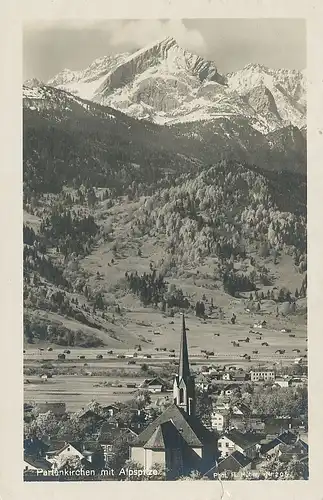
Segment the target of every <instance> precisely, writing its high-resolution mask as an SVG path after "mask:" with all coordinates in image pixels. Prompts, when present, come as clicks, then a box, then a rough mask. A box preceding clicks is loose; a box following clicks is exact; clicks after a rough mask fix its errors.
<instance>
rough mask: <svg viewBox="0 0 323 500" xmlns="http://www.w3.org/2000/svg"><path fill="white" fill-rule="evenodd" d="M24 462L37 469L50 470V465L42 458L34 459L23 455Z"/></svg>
mask: <svg viewBox="0 0 323 500" xmlns="http://www.w3.org/2000/svg"><path fill="white" fill-rule="evenodd" d="M24 461H25V462H27V464H29V465H31V466H33V467H36V468H37V469H44V470H49V469H51V468H52V464H51V463H50V462H48V461H47V460H45V459H44V458H39V457H37V458H36V457H32V456H30V455H24Z"/></svg>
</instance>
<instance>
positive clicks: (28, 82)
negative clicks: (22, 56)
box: [23, 78, 44, 89]
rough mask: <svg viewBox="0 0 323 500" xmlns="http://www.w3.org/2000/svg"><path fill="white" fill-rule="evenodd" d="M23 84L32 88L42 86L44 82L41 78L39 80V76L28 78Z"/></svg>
mask: <svg viewBox="0 0 323 500" xmlns="http://www.w3.org/2000/svg"><path fill="white" fill-rule="evenodd" d="M23 85H24V86H25V87H28V88H30V89H32V88H34V87H41V86H42V85H44V84H43V82H41V81H40V80H38V78H29V79H28V80H25V81H24V83H23Z"/></svg>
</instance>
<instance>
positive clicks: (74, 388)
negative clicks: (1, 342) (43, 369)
mask: <svg viewBox="0 0 323 500" xmlns="http://www.w3.org/2000/svg"><path fill="white" fill-rule="evenodd" d="M28 380H30V384H27V385H25V389H24V390H25V397H24V399H25V401H26V402H31V401H32V402H36V403H44V402H54V401H55V402H57V401H61V402H65V403H66V409H67V411H68V412H74V411H77V410H80V409H81V408H83V407H85V406H86V405H87V404H88V403H89V402H90V401H91V400H92V399H94V400H95V401H97V402H99V403H101V404H110V403H113V402H116V401H126V400H127V399H131V398H132V396H133V392H135V391H136V389H129V388H127V387H95V385H96V384H98V383H99V382H102V381H103V380H106V379H104V378H103V377H86V376H85V377H84V376H83V377H82V376H77V377H76V376H73V375H70V376H68V375H67V376H62V375H58V376H56V377H54V378H52V379H49V380H48V381H47V382H46V383H42V382H41V381H40V379H39V377H28ZM143 380H144V378H141V379H139V378H136V379H131V378H127V379H124V380H122V379H118V381H120V383H122V384H126V383H131V382H136V383H140V382H142V381H143ZM160 396H161V394H159V395H154V394H153V395H152V399H156V398H157V397H160Z"/></svg>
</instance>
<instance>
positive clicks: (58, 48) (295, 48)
mask: <svg viewBox="0 0 323 500" xmlns="http://www.w3.org/2000/svg"><path fill="white" fill-rule="evenodd" d="M166 36H173V37H174V38H175V39H176V40H177V42H178V44H179V45H180V46H182V47H183V48H184V49H187V50H189V51H191V52H194V53H196V54H198V55H200V56H202V57H204V58H206V59H209V60H212V61H214V62H215V64H216V66H217V68H218V70H219V72H220V73H228V72H230V71H235V70H237V69H241V68H243V67H244V66H245V65H246V64H249V63H259V64H263V65H265V66H268V67H271V68H287V69H304V68H305V67H306V23H305V21H304V20H302V19H268V18H266V19H265V18H262V19H182V20H180V19H177V20H174V19H172V20H161V19H152V20H106V21H102V20H100V21H85V20H80V21H78V20H74V21H43V22H39V21H38V22H37V23H36V22H35V23H32V22H30V23H28V24H25V26H24V32H23V78H24V80H25V79H27V78H33V77H36V78H39V79H40V80H42V81H45V82H46V81H47V80H49V79H50V78H51V77H53V76H55V75H56V74H57V73H58V72H60V71H62V70H63V69H65V68H68V69H71V70H80V69H85V68H86V67H87V66H88V65H89V64H90V63H91V62H92V61H93V60H94V59H96V58H98V57H102V56H105V55H109V54H117V53H120V52H130V51H133V50H136V49H139V48H142V47H144V46H145V45H146V44H149V43H151V42H153V41H155V40H159V39H163V38H165V37H166Z"/></svg>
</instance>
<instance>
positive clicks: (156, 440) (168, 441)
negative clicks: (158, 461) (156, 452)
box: [144, 421, 182, 450]
mask: <svg viewBox="0 0 323 500" xmlns="http://www.w3.org/2000/svg"><path fill="white" fill-rule="evenodd" d="M181 439H182V437H181V435H180V433H179V432H178V430H177V429H176V426H175V425H174V424H173V423H172V422H171V421H168V422H164V423H162V424H160V425H159V426H158V427H157V428H156V430H155V431H154V433H153V434H152V436H151V437H150V439H148V441H147V443H146V444H145V445H144V448H148V449H161V450H164V449H166V448H170V447H171V446H174V445H175V443H179V442H180V441H181Z"/></svg>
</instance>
